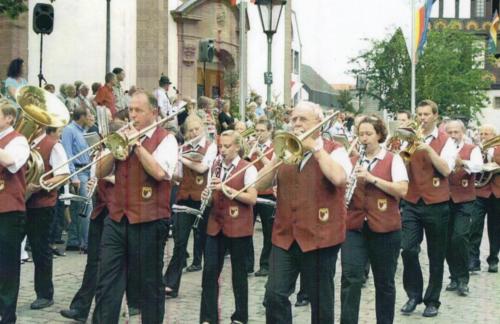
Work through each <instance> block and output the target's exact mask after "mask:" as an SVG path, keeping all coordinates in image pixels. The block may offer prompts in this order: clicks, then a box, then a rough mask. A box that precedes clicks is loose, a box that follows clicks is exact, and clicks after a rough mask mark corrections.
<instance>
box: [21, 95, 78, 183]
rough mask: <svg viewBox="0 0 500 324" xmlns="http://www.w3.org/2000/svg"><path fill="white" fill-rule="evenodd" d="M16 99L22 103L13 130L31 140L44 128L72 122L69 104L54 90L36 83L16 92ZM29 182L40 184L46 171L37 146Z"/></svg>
mask: <svg viewBox="0 0 500 324" xmlns="http://www.w3.org/2000/svg"><path fill="white" fill-rule="evenodd" d="M16 102H17V103H18V105H19V106H20V109H19V110H18V116H17V120H16V123H15V125H14V129H15V130H16V131H17V132H18V133H20V134H22V135H23V136H24V137H26V139H27V140H28V143H30V144H31V143H32V141H33V140H34V139H35V138H36V137H37V136H38V135H39V133H40V130H41V129H42V128H43V127H56V128H59V127H63V126H66V125H67V124H68V123H69V112H68V109H67V108H66V106H65V105H64V104H63V103H62V102H61V100H59V98H57V97H56V96H55V95H53V94H52V93H50V92H48V91H46V90H44V89H42V88H38V87H35V86H29V85H28V86H24V87H21V88H19V89H18V90H17V92H16ZM26 167H27V168H26V183H27V184H30V183H32V184H38V182H39V180H40V176H41V175H42V174H43V173H44V172H45V169H44V164H43V158H42V156H41V155H40V153H39V152H38V151H36V150H34V149H32V150H31V152H30V156H29V158H28V161H27V162H26Z"/></svg>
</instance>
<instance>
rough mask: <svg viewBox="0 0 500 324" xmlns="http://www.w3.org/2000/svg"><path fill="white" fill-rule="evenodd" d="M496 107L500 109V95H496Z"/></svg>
mask: <svg viewBox="0 0 500 324" xmlns="http://www.w3.org/2000/svg"><path fill="white" fill-rule="evenodd" d="M494 108H495V109H500V97H495V106H494Z"/></svg>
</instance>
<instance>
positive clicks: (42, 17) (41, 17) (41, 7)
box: [33, 3, 54, 35]
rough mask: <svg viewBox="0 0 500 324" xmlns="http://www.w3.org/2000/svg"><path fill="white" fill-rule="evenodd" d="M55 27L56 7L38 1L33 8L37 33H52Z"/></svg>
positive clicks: (34, 25) (34, 28)
mask: <svg viewBox="0 0 500 324" xmlns="http://www.w3.org/2000/svg"><path fill="white" fill-rule="evenodd" d="M53 29H54V7H52V5H50V4H46V3H37V4H36V5H35V8H34V9H33V30H34V31H35V33H37V34H47V35H48V34H50V33H52V30H53Z"/></svg>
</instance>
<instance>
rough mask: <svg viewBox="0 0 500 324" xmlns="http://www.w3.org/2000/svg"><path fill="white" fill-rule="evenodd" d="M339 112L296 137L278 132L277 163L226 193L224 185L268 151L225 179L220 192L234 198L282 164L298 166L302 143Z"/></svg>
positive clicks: (276, 143)
mask: <svg viewBox="0 0 500 324" xmlns="http://www.w3.org/2000/svg"><path fill="white" fill-rule="evenodd" d="M338 113H339V111H337V112H335V113H332V114H330V115H329V116H327V117H325V118H324V119H323V120H322V121H321V122H319V123H318V124H316V125H315V126H314V127H313V128H311V129H309V130H308V131H307V132H305V133H303V134H301V135H299V136H296V135H294V134H292V133H289V132H279V133H277V134H276V136H275V137H274V140H273V146H274V153H275V154H276V157H277V158H278V160H279V162H278V163H276V164H275V165H274V166H273V167H272V168H271V169H269V170H267V171H266V172H264V173H263V174H261V175H260V176H259V177H258V178H257V179H256V180H255V181H254V182H252V183H250V184H248V185H246V186H244V187H243V188H242V189H240V190H238V191H237V192H235V193H233V194H230V193H229V192H227V190H226V189H225V185H227V183H228V182H229V181H231V180H232V179H234V178H235V177H236V176H238V175H239V174H241V173H242V172H244V171H246V170H247V169H248V168H249V167H250V166H252V165H254V164H255V163H257V162H258V161H260V160H261V159H262V158H263V157H264V156H266V154H268V153H269V152H270V151H271V150H272V148H271V149H270V150H268V151H267V152H266V153H264V154H263V155H262V156H261V157H260V158H258V159H256V160H255V161H253V162H252V163H250V164H248V165H247V166H246V167H245V168H243V169H241V170H240V171H238V172H236V173H234V174H233V175H231V176H230V177H229V178H228V179H226V180H225V181H224V182H223V183H222V191H223V192H224V194H225V195H226V196H228V197H229V198H230V199H234V198H236V197H237V196H238V195H239V194H240V193H242V192H244V191H246V190H247V189H248V188H250V187H251V186H253V185H254V184H255V183H257V182H259V181H260V180H261V179H262V178H263V177H265V176H266V175H268V174H270V173H272V172H274V170H276V169H277V168H279V167H280V166H281V165H282V164H283V163H284V164H288V165H291V164H299V163H300V162H301V161H302V160H303V159H304V153H305V149H304V147H303V145H302V141H303V140H305V139H306V138H308V137H309V136H311V135H313V134H314V133H315V132H316V131H318V130H319V129H320V128H321V127H322V126H323V125H325V124H326V123H328V122H329V121H331V120H332V119H333V118H334V117H336V116H337V114H338Z"/></svg>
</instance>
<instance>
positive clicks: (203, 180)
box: [176, 140, 211, 201]
mask: <svg viewBox="0 0 500 324" xmlns="http://www.w3.org/2000/svg"><path fill="white" fill-rule="evenodd" d="M210 144H211V143H210V142H209V141H208V140H206V141H205V146H204V147H198V149H197V150H196V152H198V153H200V154H202V155H205V154H206V153H207V150H208V147H209V146H210ZM189 150H190V148H189V147H188V146H185V147H184V148H183V152H187V151H189ZM182 172H183V176H182V182H181V185H180V187H179V191H178V192H177V197H176V201H181V200H189V199H191V200H194V201H201V192H202V191H203V189H205V187H206V186H207V176H208V170H207V171H206V172H205V173H203V174H200V173H198V172H196V171H194V170H192V169H190V168H188V167H186V166H183V170H182Z"/></svg>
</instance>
